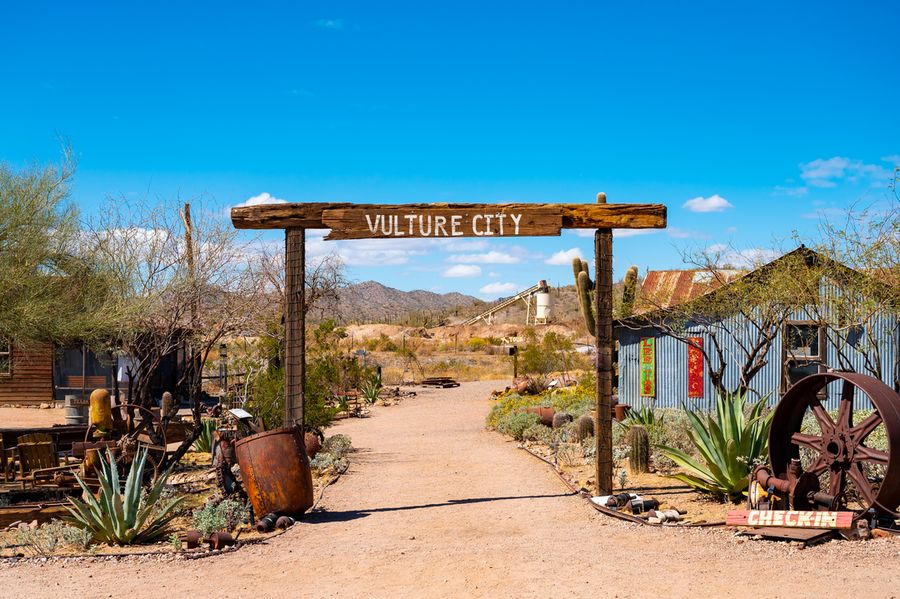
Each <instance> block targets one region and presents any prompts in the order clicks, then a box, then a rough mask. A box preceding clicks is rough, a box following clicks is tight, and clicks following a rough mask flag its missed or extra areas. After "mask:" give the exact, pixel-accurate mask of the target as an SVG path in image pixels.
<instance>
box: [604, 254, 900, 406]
mask: <svg viewBox="0 0 900 599" xmlns="http://www.w3.org/2000/svg"><path fill="white" fill-rule="evenodd" d="M807 251H808V250H807ZM740 274H742V273H740V272H738V271H733V273H731V274H727V275H726V277H727V278H728V280H727V281H726V280H722V281H720V282H719V283H718V284H717V283H715V282H712V283H711V281H710V274H709V273H705V272H704V271H699V270H686V271H655V272H650V273H648V274H647V277H646V278H645V279H644V281H643V282H642V285H641V288H640V292H639V293H640V295H641V296H642V297H644V298H647V297H648V296H649V295H650V294H654V295H655V297H654V298H653V301H652V304H653V305H654V306H657V307H658V306H661V305H674V304H677V303H681V302H684V301H689V300H690V299H694V298H696V297H698V296H700V295H702V294H705V293H709V292H710V291H713V290H714V289H716V288H718V287H720V286H721V285H723V284H727V283H728V282H730V281H731V280H733V279H734V278H737V277H738V276H740ZM720 277H721V275H720ZM835 293H839V291H837V290H836V288H834V287H833V286H830V285H827V284H825V283H824V282H823V285H822V290H821V292H820V297H822V298H827V297H828V296H829V294H835ZM649 303H651V302H646V303H645V304H644V306H643V309H645V310H647V305H648V304H649ZM636 307H637V309H638V310H639V311H640V310H641V309H642V306H641V302H640V299H639V300H638V302H637V303H636ZM818 311H819V312H820V313H821V312H822V310H818ZM812 320H814V319H813V318H811V317H810V314H809V311H808V310H797V311H795V312H794V313H793V314H792V315H791V318H789V319H788V320H787V321H786V322H785V323H784V325H783V327H781V330H780V331H779V333H778V335H777V337H776V338H775V339H774V341H773V343H772V344H771V346H770V348H769V353H768V355H767V360H768V363H767V364H766V365H765V366H764V367H763V368H762V369H761V370H760V371H759V372H758V373H757V374H756V375H755V376H754V377H753V379H752V380H751V383H750V389H751V391H752V392H753V393H754V394H756V395H757V396H759V397H761V396H768V397H770V398H771V401H772V403H773V404H774V403H775V402H777V401H778V399H779V398H780V397H781V395H782V394H783V393H784V391H785V390H786V389H787V387H788V386H789V385H790V383H791V382H796V380H798V379H799V378H802V377H803V376H805V375H807V374H811V373H813V372H820V371H824V370H825V368H836V369H841V368H843V369H852V370H855V371H857V372H863V373H868V371H867V368H866V363H865V362H866V355H868V356H869V358H870V359H877V360H878V361H879V363H880V365H881V369H882V374H881V378H882V380H884V382H885V383H887V384H888V385H890V386H894V385H895V384H896V380H897V379H898V378H900V372H898V368H900V365H898V357H900V356H898V351H900V350H898V347H900V319H898V315H897V313H896V312H894V313H888V312H882V313H878V314H876V315H875V316H874V317H873V318H871V319H870V321H869V322H870V324H869V326H866V327H863V328H862V329H861V330H858V331H855V332H854V334H852V335H850V338H849V344H845V345H844V346H843V349H842V350H840V351H841V355H842V357H843V358H844V359H843V360H839V356H838V351H839V349H838V347H836V346H835V344H834V343H832V341H831V339H830V336H829V335H826V334H824V332H823V331H821V330H820V329H821V327H819V326H818V325H816V324H815V323H813V322H811V321H812ZM632 326H633V325H632ZM729 326H730V327H731V329H732V330H737V331H740V330H741V327H744V328H749V326H750V325H749V321H746V319H743V318H742V317H733V318H732V319H730V322H729ZM684 330H685V331H686V332H687V333H693V336H696V337H698V338H700V339H702V340H703V344H704V347H707V348H709V347H710V343H711V342H710V339H709V336H708V335H707V334H706V333H705V331H706V330H707V329H706V327H705V326H704V325H702V324H700V322H699V321H698V322H688V323H686V325H685V327H684ZM750 334H751V333H750V331H749V330H748V331H746V335H745V336H744V338H745V339H746V338H748V337H749V336H750ZM616 339H617V341H618V360H619V362H618V366H619V368H618V372H619V378H618V381H619V387H618V393H619V401H620V402H623V403H626V404H629V405H633V406H638V405H643V404H645V403H647V402H654V403H655V405H656V406H658V407H680V406H681V405H682V404H686V405H688V406H692V405H693V406H699V407H702V408H704V409H709V408H711V407H712V406H713V405H714V402H715V389H714V388H713V385H712V381H711V380H710V377H709V368H708V365H707V364H706V363H703V362H702V360H701V364H702V373H700V372H697V373H696V374H695V376H694V377H689V375H688V371H689V368H688V362H689V359H690V356H689V351H690V350H689V346H688V344H686V343H685V342H684V341H682V340H679V339H677V338H675V337H672V336H669V335H667V334H665V333H664V332H661V331H659V330H657V329H654V328H651V327H646V328H642V329H639V330H633V329H631V328H628V327H625V326H623V325H622V323H617V326H616ZM645 339H653V340H654V341H653V342H652V343H653V345H654V353H655V356H654V360H653V372H654V378H655V381H654V383H655V384H654V385H653V387H654V388H653V389H642V387H641V347H642V340H645ZM718 339H719V343H720V344H721V345H722V347H723V351H724V353H725V356H726V359H727V360H729V361H735V362H740V361H742V355H743V352H742V350H741V348H740V342H741V341H742V339H741V335H720V336H719V337H718ZM647 345H649V344H647ZM645 347H646V345H645ZM798 355H802V356H803V357H805V358H808V359H806V360H798V359H797V357H798ZM848 366H849V368H848ZM695 372H696V371H695ZM698 375H699V376H698ZM738 375H739V373H738V368H736V367H729V368H728V369H726V375H725V383H726V387H728V388H732V387H734V386H736V384H737V382H738V381H737V377H738ZM689 379H692V380H689ZM700 380H702V383H701V384H700V385H699V387H698V381H700ZM689 385H691V386H692V391H693V393H690V394H689ZM700 387H702V389H700ZM838 393H839V387H838V384H833V385H832V388H829V389H828V397H827V403H826V405H827V406H828V407H829V409H834V408H836V403H837V401H838ZM863 405H865V404H863Z"/></svg>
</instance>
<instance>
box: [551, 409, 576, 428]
mask: <svg viewBox="0 0 900 599" xmlns="http://www.w3.org/2000/svg"><path fill="white" fill-rule="evenodd" d="M569 422H572V415H571V414H566V413H565V412H556V413H555V414H553V428H560V427H561V426H565V425H566V424H568V423H569Z"/></svg>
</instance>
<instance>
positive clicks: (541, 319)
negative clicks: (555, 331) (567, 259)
mask: <svg viewBox="0 0 900 599" xmlns="http://www.w3.org/2000/svg"><path fill="white" fill-rule="evenodd" d="M518 301H522V302H525V309H526V312H525V324H526V325H530V324H547V323H549V322H550V288H549V287H548V286H547V281H543V280H542V281H540V282H539V283H538V284H537V285H535V286H533V287H529V288H528V289H525V290H523V291H520V292H519V293H517V294H515V295H514V296H512V297H509V298H506V299H505V300H501V301H500V302H498V303H496V304H494V305H493V306H491V307H490V308H488V309H487V310H485V311H484V312H482V313H481V314H479V315H477V316H473V317H472V318H470V319H468V320H465V321H463V322H462V323H461V325H462V326H469V325H472V324H475V323H477V322H478V321H479V320H483V321H484V322H485V323H487V324H488V325H491V324H494V315H495V314H497V313H498V312H500V311H501V310H505V309H506V308H509V307H510V306H512V305H513V304H515V303H516V302H518Z"/></svg>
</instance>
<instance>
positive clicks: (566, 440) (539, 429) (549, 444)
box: [486, 385, 734, 523]
mask: <svg viewBox="0 0 900 599" xmlns="http://www.w3.org/2000/svg"><path fill="white" fill-rule="evenodd" d="M586 387H587V388H586ZM586 387H585V386H575V387H568V388H564V389H557V390H551V391H543V392H541V393H538V394H535V395H520V394H518V393H515V392H511V391H506V392H503V393H500V394H497V395H495V399H496V403H495V405H494V406H493V408H492V410H491V412H490V413H489V415H488V417H487V422H486V424H487V427H488V428H490V429H493V430H496V431H497V432H499V433H501V434H504V435H506V436H508V437H510V438H512V439H513V440H515V441H518V442H520V443H521V444H522V446H524V447H525V448H527V449H528V450H529V451H531V452H532V453H534V454H536V455H538V456H540V457H542V458H544V459H545V460H547V461H549V462H551V463H553V464H555V465H556V467H557V469H558V470H559V471H560V473H561V474H562V476H563V477H564V478H566V480H568V481H569V483H570V484H571V485H572V486H573V487H575V488H576V489H585V490H591V491H593V490H594V489H595V488H596V482H595V479H594V476H595V472H594V468H595V466H594V450H595V440H594V436H593V426H594V425H593V419H592V408H593V407H594V397H593V394H592V393H591V389H590V385H588V386H586ZM540 407H544V408H548V409H550V410H552V411H553V412H555V414H554V416H553V417H551V421H550V422H551V424H555V425H556V426H555V427H554V426H546V425H545V424H541V416H546V412H544V413H542V414H537V413H530V412H536V411H537V410H536V409H535V408H540ZM638 412H643V414H641V413H638ZM651 412H652V415H648V414H647V410H642V411H636V413H635V416H636V417H637V418H638V419H641V422H642V423H643V424H642V426H643V428H644V430H645V431H646V433H647V439H646V441H645V442H644V445H643V446H644V447H645V449H644V451H646V453H647V455H646V456H645V457H644V458H643V463H644V464H645V466H644V468H646V470H647V471H645V472H639V471H638V470H636V469H635V468H634V467H633V466H632V464H630V463H629V462H630V460H629V457H630V456H631V454H632V453H633V452H634V451H637V450H634V449H632V447H634V446H635V443H629V435H628V430H629V428H632V425H634V424H636V422H630V421H626V422H624V423H617V422H614V423H613V460H614V462H615V463H614V473H615V475H614V481H613V487H614V492H616V493H620V492H627V493H634V494H637V495H640V496H641V497H643V498H645V499H650V498H653V499H657V500H659V502H660V504H661V507H662V508H663V509H666V508H677V509H679V510H682V511H686V512H687V514H686V516H685V521H686V522H693V523H699V522H717V521H721V520H724V518H725V514H726V512H727V511H728V510H729V509H733V507H734V504H733V503H732V502H730V501H723V500H721V499H718V498H715V497H712V496H710V495H709V494H704V493H700V492H697V491H695V490H694V489H692V488H691V487H689V486H688V485H686V484H684V483H683V482H681V481H679V480H677V479H675V478H672V475H674V474H677V473H679V472H682V470H681V469H680V468H679V467H678V466H677V465H676V464H675V463H674V462H673V461H672V460H670V459H668V458H667V457H666V456H665V455H664V453H663V452H662V450H661V449H660V447H661V446H669V447H672V448H676V449H680V450H683V451H686V452H691V451H693V449H692V444H691V442H690V438H689V436H688V430H689V428H690V425H689V422H688V419H687V416H686V414H685V413H684V412H683V411H682V410H664V409H657V410H652V411H651ZM562 414H566V415H567V416H565V417H560V416H561V415H562ZM648 418H649V419H650V422H649V423H647V422H644V420H645V419H648ZM654 418H655V420H653V419H654ZM546 420H547V419H546V417H545V421H546ZM553 420H555V421H556V422H553Z"/></svg>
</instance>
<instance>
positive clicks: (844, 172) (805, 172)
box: [800, 156, 891, 187]
mask: <svg viewBox="0 0 900 599" xmlns="http://www.w3.org/2000/svg"><path fill="white" fill-rule="evenodd" d="M886 158H891V157H890V156H887V157H886ZM889 176H890V172H889V171H888V169H886V168H884V167H883V166H881V165H878V164H866V163H864V162H863V161H861V160H852V159H850V158H845V157H844V156H834V157H832V158H827V159H822V158H819V159H817V160H813V161H811V162H807V163H805V164H801V165H800V178H801V179H803V180H804V181H805V182H806V183H807V184H808V185H812V186H813V187H835V186H836V185H837V184H838V183H839V182H840V181H843V180H846V181H849V182H851V183H856V182H858V181H859V180H860V179H875V180H882V179H886V178H888V177H889Z"/></svg>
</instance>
